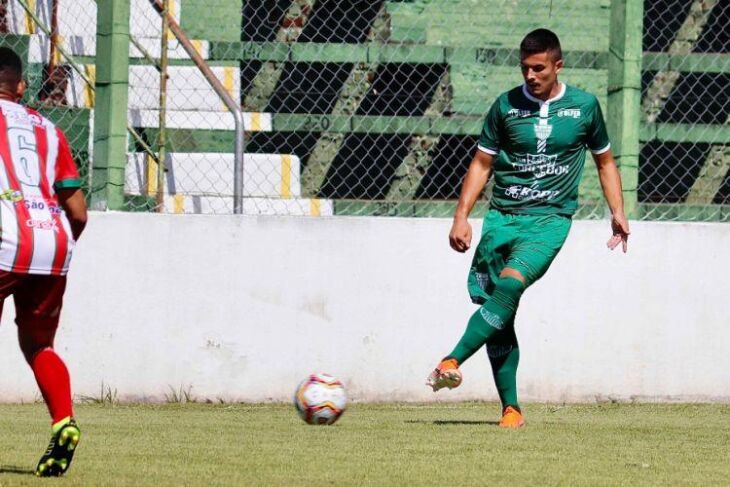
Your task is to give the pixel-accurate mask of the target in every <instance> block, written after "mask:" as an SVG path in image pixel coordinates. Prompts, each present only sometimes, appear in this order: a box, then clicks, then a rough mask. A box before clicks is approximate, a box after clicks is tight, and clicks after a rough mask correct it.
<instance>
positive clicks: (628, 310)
mask: <svg viewBox="0 0 730 487" xmlns="http://www.w3.org/2000/svg"><path fill="white" fill-rule="evenodd" d="M449 225H450V222H449V221H448V220H443V219H433V220H430V219H389V218H320V219H318V218H282V217H278V218H277V217H273V218H272V217H258V218H257V217H245V218H239V217H233V216H174V215H153V214H98V213H97V214H92V216H91V221H90V224H89V228H88V232H87V234H86V235H84V238H83V239H82V240H81V242H80V243H79V245H78V247H77V252H76V256H75V259H74V262H73V264H72V273H71V275H70V278H69V287H68V291H67V295H66V297H67V300H66V306H65V309H64V312H63V316H62V325H61V328H60V331H59V336H58V340H57V348H58V350H59V351H60V353H61V354H62V355H63V357H64V358H65V359H66V360H67V362H68V365H69V368H70V370H71V373H72V378H73V388H74V391H75V393H76V394H86V395H95V396H98V395H99V394H100V393H99V391H100V388H101V384H102V381H103V382H104V384H106V385H108V386H110V387H111V388H113V389H116V390H117V392H118V395H119V397H120V398H123V399H135V398H136V399H140V398H147V399H157V400H160V399H164V395H165V393H169V392H170V388H173V389H176V390H179V389H180V388H182V389H184V390H188V389H189V390H190V391H191V392H192V394H193V395H195V396H197V397H198V398H210V399H216V398H224V399H228V400H246V401H262V400H289V399H290V397H291V395H292V392H293V390H294V387H295V386H296V384H297V383H298V382H299V381H300V380H301V379H302V378H303V377H304V376H305V375H306V374H307V373H309V372H312V371H318V370H321V371H326V372H329V373H331V374H335V375H337V376H339V377H340V378H341V379H343V380H344V381H345V382H346V384H347V385H348V388H349V392H350V395H351V397H352V398H353V399H356V400H414V401H415V400H417V401H421V400H433V399H439V400H442V399H445V400H448V399H473V398H483V399H488V398H495V397H496V395H495V393H494V389H493V385H492V383H491V376H490V372H489V365H488V361H487V357H486V354H484V353H479V354H477V355H475V356H474V357H473V358H472V359H471V360H470V361H468V362H467V363H466V364H465V365H464V366H463V371H464V375H465V380H464V383H463V385H462V386H461V387H460V388H459V389H458V390H455V391H445V392H439V393H438V394H436V395H435V394H433V393H432V392H431V391H430V390H428V389H427V388H426V387H425V386H424V385H423V380H424V378H425V377H426V375H427V374H428V372H429V371H430V369H431V368H432V367H433V366H434V365H435V364H436V362H437V360H438V359H439V358H440V357H441V356H442V355H444V354H446V353H447V352H449V351H450V349H451V348H452V346H453V345H454V343H455V341H456V340H457V339H458V338H459V337H460V336H461V333H462V331H463V329H464V325H465V323H466V320H467V318H468V317H469V315H470V313H471V312H472V311H473V309H474V308H473V305H471V304H470V303H469V300H468V298H467V295H466V291H465V279H466V270H467V267H468V265H469V261H470V257H471V256H470V255H460V254H457V253H455V252H452V251H451V250H449V248H448V245H447V233H448V230H449ZM475 226H476V227H477V228H476V230H478V226H479V223H478V222H475ZM607 237H608V225H607V223H606V222H576V223H575V224H574V227H573V230H572V233H571V235H570V237H569V239H568V243H567V245H566V247H565V249H564V250H563V252H562V253H561V254H560V255H559V256H558V258H557V260H556V262H555V264H554V266H553V268H552V269H551V271H550V272H549V273H548V274H547V276H546V277H545V278H544V279H543V280H542V281H540V282H538V283H537V284H535V285H534V286H533V287H532V288H530V289H529V290H528V291H527V293H526V294H525V296H524V298H523V301H522V305H521V307H520V313H519V315H518V320H517V326H518V336H519V339H520V343H521V350H522V362H521V366H520V372H519V384H520V389H521V393H522V398H523V399H524V400H546V401H583V400H588V401H592V400H596V399H598V400H607V399H610V398H615V399H632V398H633V399H636V398H638V399H640V400H708V399H715V400H723V401H728V400H730V326H729V325H730V314H729V313H728V310H729V308H728V298H730V286H729V285H728V276H730V253H729V252H730V251H729V249H730V225H727V224H660V223H634V224H633V235H632V237H631V247H630V251H629V253H628V254H626V255H622V254H619V253H616V252H614V253H611V252H609V251H608V250H607V249H606V248H605V241H606V239H607ZM13 313H14V311H13V310H12V306H11V303H10V302H8V303H6V309H5V313H4V316H3V326H2V327H0V370H2V371H3V373H2V374H1V375H0V398H1V399H2V400H4V401H16V400H30V399H33V398H34V397H37V396H38V395H37V393H36V392H35V383H34V381H33V378H32V374H31V372H30V370H29V369H28V368H27V366H26V365H25V364H24V362H23V360H22V357H21V354H20V352H19V351H18V350H17V346H16V339H15V330H14V325H13V324H12V322H11V319H12V314H13Z"/></svg>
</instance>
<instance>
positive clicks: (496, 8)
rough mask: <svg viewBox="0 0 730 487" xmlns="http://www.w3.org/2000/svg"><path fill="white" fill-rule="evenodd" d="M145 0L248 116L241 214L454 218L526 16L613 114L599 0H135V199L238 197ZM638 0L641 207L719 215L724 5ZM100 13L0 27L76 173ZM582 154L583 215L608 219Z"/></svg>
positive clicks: (205, 100)
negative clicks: (555, 41)
mask: <svg viewBox="0 0 730 487" xmlns="http://www.w3.org/2000/svg"><path fill="white" fill-rule="evenodd" d="M105 1H106V0H105ZM615 1H617V0H614V2H615ZM636 1H639V2H641V0H628V2H636ZM155 2H156V3H157V4H158V5H163V6H164V5H166V6H167V9H168V11H169V13H170V14H171V17H172V19H173V21H174V22H176V23H178V24H180V25H181V26H182V28H183V30H184V31H185V32H186V34H187V36H188V37H189V38H190V39H191V40H192V44H193V45H194V47H195V49H196V50H197V52H198V53H200V54H201V55H202V57H203V58H204V59H205V61H206V63H207V64H208V65H209V66H210V67H211V69H212V71H213V73H214V74H215V76H216V77H217V78H218V79H219V80H220V82H221V83H222V84H223V86H224V88H225V90H226V91H227V92H228V93H229V94H230V95H231V96H232V97H233V98H234V100H235V102H236V103H237V104H240V106H241V108H242V110H243V112H244V113H243V118H244V125H245V128H246V130H245V139H246V150H245V156H244V164H243V190H242V196H243V210H244V213H249V214H252V213H253V214H260V213H267V214H293V215H330V214H342V215H403V216H448V215H450V214H451V213H452V211H453V209H454V206H455V203H456V199H457V197H458V194H459V190H460V186H461V181H462V179H463V176H464V174H465V172H466V168H467V165H468V163H469V161H470V160H471V158H472V156H473V154H474V150H475V147H476V141H477V138H478V135H479V132H480V129H481V126H482V122H483V117H484V114H485V113H486V111H487V110H488V108H489V106H490V105H491V103H492V102H493V101H494V99H495V98H496V96H497V95H498V94H500V93H501V92H503V91H506V90H508V89H510V88H511V87H513V86H516V85H518V84H520V83H521V82H522V79H521V75H520V72H519V67H518V65H519V53H518V45H519V42H520V40H521V39H522V37H523V36H524V34H525V33H527V32H528V31H530V30H532V29H534V28H537V27H547V28H550V29H552V30H554V31H555V32H556V33H557V34H558V35H559V36H560V38H561V41H562V44H563V49H564V54H565V62H566V69H565V70H564V71H563V73H562V74H561V79H562V80H563V81H565V82H567V83H568V84H570V85H574V86H577V87H579V88H582V89H584V90H586V91H589V92H592V93H594V94H595V95H597V96H598V99H599V101H600V103H601V104H602V105H603V108H604V113H605V114H610V113H609V112H610V110H608V109H607V105H608V96H607V93H608V69H609V65H610V62H609V59H608V58H609V37H610V32H611V31H612V30H613V29H615V28H616V26H615V25H614V26H612V24H611V22H612V20H611V6H612V5H611V4H612V1H611V0H591V1H582V0H560V1H558V0H452V1H450V2H440V1H437V0H375V1H364V0H363V1H361V0H351V1H346V2H342V1H334V0H245V1H243V2H238V1H229V0H215V1H204V0H167V1H166V2H165V1H163V0H152V2H151V1H150V0H131V2H130V15H129V18H130V20H129V32H130V40H131V42H130V46H129V53H128V59H127V60H126V61H127V62H128V63H129V90H128V106H127V113H128V124H129V128H130V129H131V131H132V132H133V133H134V136H132V137H129V143H128V154H127V164H126V171H125V177H124V183H123V184H124V189H123V192H124V204H123V208H125V209H128V210H136V211H167V212H196V213H231V212H232V211H233V207H234V189H235V188H234V172H235V161H234V139H235V132H234V117H233V116H232V114H231V112H230V111H229V110H228V109H227V108H226V107H225V105H224V103H223V102H222V101H221V98H220V96H219V95H218V94H217V93H216V92H215V91H214V90H213V88H211V85H210V83H208V82H207V81H206V79H205V78H204V76H203V75H202V73H201V71H200V70H199V69H198V68H197V67H196V66H195V64H194V62H193V61H192V59H191V58H190V55H189V54H188V53H187V52H186V51H185V50H184V49H183V48H182V46H181V44H180V42H179V41H178V39H177V38H176V37H175V36H173V35H172V34H170V33H169V32H168V33H167V34H165V35H163V29H164V27H163V22H162V17H161V16H160V15H159V14H158V13H157V12H156V10H155V9H154V8H153V6H152V3H155ZM643 3H644V33H643V34H644V35H643V41H644V42H643V51H644V58H643V77H642V102H641V107H640V113H641V117H642V118H641V123H640V124H638V125H637V126H639V127H640V129H639V131H640V140H641V150H640V158H639V162H638V174H633V179H638V188H637V190H636V191H635V192H634V191H633V189H630V190H629V191H628V192H627V193H626V196H627V198H628V199H632V201H633V203H635V205H633V206H632V207H635V212H634V213H633V216H634V217H638V218H642V219H675V220H721V221H727V220H728V219H730V210H728V208H729V207H730V201H729V200H730V175H729V174H728V172H729V171H730V162H729V160H730V156H729V154H728V153H729V151H730V149H729V148H728V147H729V146H730V129H729V127H728V112H729V111H730V101H728V100H730V96H729V94H728V89H729V88H728V87H729V86H730V61H729V60H728V59H730V55H729V54H728V46H729V45H730V41H728V29H727V25H729V24H730V4H728V2H725V1H721V0H684V1H679V0H660V1H644V2H643ZM54 10H55V15H54ZM31 13H33V15H31ZM96 15H97V14H96V1H94V0H55V1H53V0H36V1H29V0H0V30H2V32H3V34H2V37H1V38H0V39H1V42H2V43H3V44H4V45H10V46H11V47H15V48H16V50H18V51H19V52H21V53H22V55H23V57H24V60H25V61H26V76H27V78H28V80H29V85H30V88H29V90H28V94H27V101H28V103H29V104H30V105H31V106H35V107H38V108H40V109H41V111H42V112H43V113H44V114H46V115H47V116H49V117H50V118H52V119H53V120H54V121H57V123H58V124H59V125H60V126H61V127H62V128H63V129H64V130H66V132H67V133H68V135H69V139H70V141H71V143H72V146H73V149H74V152H75V155H76V157H77V163H78V164H79V165H80V167H81V168H82V170H86V169H88V168H89V167H90V165H91V162H90V161H91V160H92V155H93V143H92V137H91V134H92V128H93V117H91V116H90V114H91V113H92V110H93V108H94V89H93V85H91V84H89V83H87V81H86V79H90V80H92V81H93V79H94V75H95V72H96V69H95V64H94V63H95V61H96V60H97V59H98V57H97V56H96V50H95V48H96V38H95V36H96ZM613 22H614V23H615V22H616V20H615V19H614V20H613ZM54 29H55V31H56V32H58V35H57V36H56V37H55V42H52V41H51V37H52V36H51V35H49V34H50V33H52V32H54ZM62 52H63V53H68V54H69V56H66V55H64V54H62ZM163 53H165V54H166V55H164V56H163ZM99 62H102V61H101V60H99ZM103 62H107V63H109V62H113V61H111V60H106V59H104V61H103ZM622 116H626V115H622ZM609 122H610V121H609ZM635 152H639V151H638V150H637V151H635ZM634 157H635V156H634ZM160 161H163V162H162V163H160ZM587 164H588V165H589V167H588V168H587V170H586V172H585V176H584V180H583V183H582V185H581V188H580V196H581V200H580V201H581V206H580V209H579V212H578V217H582V218H600V217H604V216H605V214H606V206H605V203H604V202H603V198H602V194H601V190H600V184H599V182H598V178H597V175H596V171H595V170H594V169H593V168H592V167H591V166H592V161H591V160H590V158H588V161H587ZM622 170H623V171H624V172H626V171H637V169H634V168H632V167H629V166H627V167H623V168H622ZM631 176H632V175H629V177H627V180H632V177H631ZM489 192H490V190H489V189H487V190H486V191H485V193H484V196H483V198H482V199H481V200H480V201H479V203H478V204H477V209H476V211H475V212H474V214H475V215H478V214H480V213H481V212H483V211H484V210H485V209H486V207H487V205H488V195H489Z"/></svg>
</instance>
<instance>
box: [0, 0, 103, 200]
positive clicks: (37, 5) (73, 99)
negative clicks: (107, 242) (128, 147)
mask: <svg viewBox="0 0 730 487" xmlns="http://www.w3.org/2000/svg"><path fill="white" fill-rule="evenodd" d="M95 24H96V13H95V9H94V2H92V1H87V2H81V1H78V2H74V3H72V4H69V5H66V6H65V7H59V6H58V5H57V4H56V5H54V2H52V1H51V0H37V1H32V0H3V1H0V45H2V46H4V47H9V48H12V49H13V50H14V51H15V52H16V53H18V55H19V56H20V58H21V60H22V61H23V71H24V72H23V75H24V78H25V80H26V83H27V89H26V91H25V95H24V98H23V102H24V103H26V104H27V105H28V106H30V107H32V108H35V109H37V110H38V111H39V112H40V113H41V114H43V115H44V116H46V117H48V118H49V119H50V120H51V121H53V122H54V123H55V124H56V125H57V126H59V127H60V128H61V129H63V130H64V132H65V133H66V136H67V138H68V141H69V145H70V147H71V151H72V153H73V156H74V159H75V160H76V164H77V165H78V167H79V172H80V173H81V176H82V178H83V180H84V182H85V186H84V189H85V190H88V188H89V178H90V175H91V172H90V169H91V161H92V152H93V144H92V136H91V132H92V124H93V122H92V117H91V108H92V107H93V103H94V87H93V79H94V74H95V66H94V64H93V60H92V62H88V61H89V58H88V56H90V55H92V54H93V41H94V36H95V35H96V29H95ZM71 60H73V61H74V62H72V61H71ZM89 81H90V82H89Z"/></svg>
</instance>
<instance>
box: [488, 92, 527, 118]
mask: <svg viewBox="0 0 730 487" xmlns="http://www.w3.org/2000/svg"><path fill="white" fill-rule="evenodd" d="M494 104H495V105H496V106H497V107H499V110H500V113H501V114H502V115H503V116H508V115H509V114H510V113H511V112H513V111H514V110H520V109H528V108H529V105H530V103H529V100H528V99H527V98H526V97H525V94H524V93H523V90H522V85H520V86H515V87H514V88H512V89H511V90H508V91H505V92H503V93H501V94H500V95H499V96H497V98H496V100H495V101H494Z"/></svg>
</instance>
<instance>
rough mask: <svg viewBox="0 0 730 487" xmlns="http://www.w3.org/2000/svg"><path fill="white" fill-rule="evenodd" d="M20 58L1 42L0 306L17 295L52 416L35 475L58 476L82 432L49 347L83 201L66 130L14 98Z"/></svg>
mask: <svg viewBox="0 0 730 487" xmlns="http://www.w3.org/2000/svg"><path fill="white" fill-rule="evenodd" d="M25 86H26V85H25V82H24V81H23V79H22V63H21V60H20V58H19V57H18V55H17V54H16V53H15V52H13V51H12V50H11V49H8V48H0V312H1V311H2V303H3V301H4V300H5V298H7V297H8V296H10V295H11V294H12V295H13V298H14V300H15V309H16V318H15V322H16V324H17V326H18V340H19V342H20V349H21V350H22V352H23V355H24V356H25V359H26V361H27V362H28V364H29V365H30V367H31V369H32V370H33V374H34V375H35V378H36V382H37V383H38V387H39V388H40V390H41V393H42V395H43V399H44V400H45V402H46V404H47V406H48V410H49V412H50V415H51V418H52V432H53V435H52V437H51V442H50V444H49V446H48V450H47V451H46V453H45V454H44V455H43V456H42V457H41V460H40V461H39V463H38V466H37V468H36V475H39V476H58V475H62V474H63V473H64V472H65V471H66V470H67V469H68V466H69V464H70V463H71V459H72V458H73V453H74V451H75V448H76V445H77V444H78V441H79V436H80V431H79V427H78V425H77V424H76V421H75V420H74V418H73V406H72V403H71V385H70V379H69V373H68V369H67V368H66V365H65V364H64V363H63V360H61V358H60V357H59V356H58V355H57V354H56V352H55V351H54V349H53V340H54V337H55V335H56V328H57V327H58V320H59V315H60V312H61V305H62V301H63V293H64V290H65V288H66V272H67V271H68V266H69V262H70V261H71V253H72V251H73V248H74V245H75V243H76V240H77V239H78V238H79V236H80V235H81V232H82V231H83V229H84V226H85V224H86V201H85V199H84V195H83V193H82V192H81V189H80V187H81V180H80V178H79V174H78V171H77V169H76V165H75V164H74V161H73V158H72V156H71V151H70V149H69V146H68V142H67V141H66V136H65V135H64V134H63V132H62V131H61V130H60V129H59V128H57V127H56V126H55V125H54V124H53V123H52V122H50V121H49V120H48V119H46V118H44V117H42V116H41V115H39V114H38V113H37V112H36V111H34V110H32V109H30V108H27V107H25V106H23V105H21V104H19V101H20V99H21V98H22V97H23V92H24V91H25Z"/></svg>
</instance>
